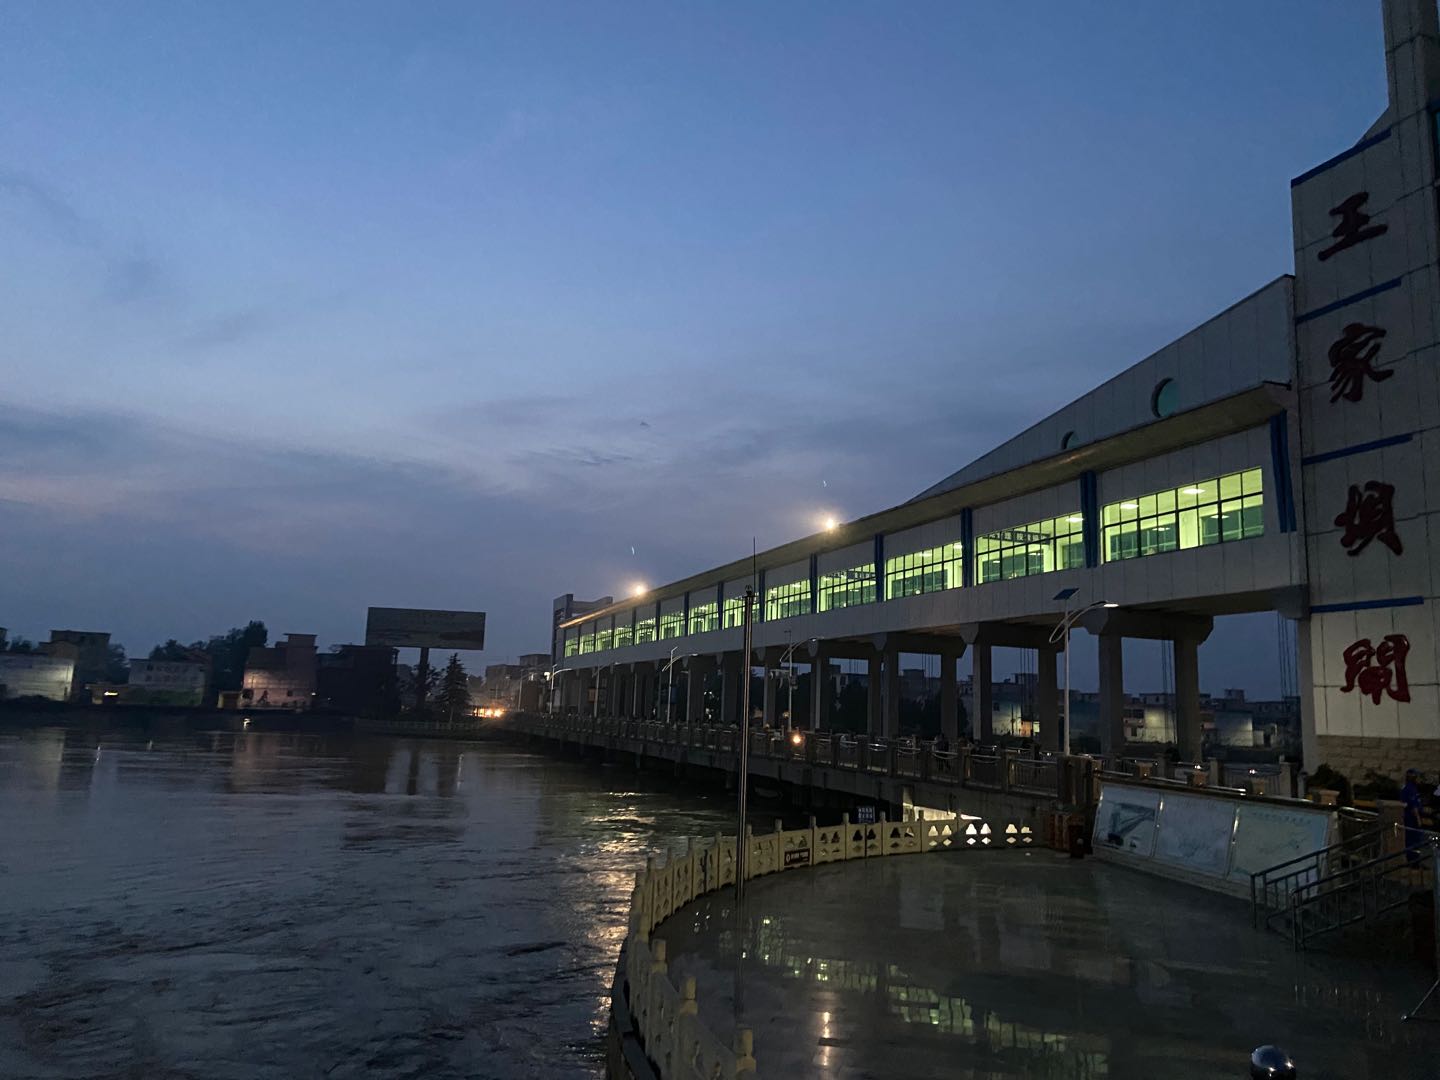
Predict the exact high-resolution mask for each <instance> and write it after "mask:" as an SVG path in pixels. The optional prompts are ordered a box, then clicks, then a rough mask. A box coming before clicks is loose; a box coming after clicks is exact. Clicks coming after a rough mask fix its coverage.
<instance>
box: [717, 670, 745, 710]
mask: <svg viewBox="0 0 1440 1080" xmlns="http://www.w3.org/2000/svg"><path fill="white" fill-rule="evenodd" d="M740 660H741V656H740V654H739V653H726V654H725V659H724V661H723V662H722V663H721V665H720V723H722V724H741V725H743V724H744V723H745V718H744V717H742V716H741V715H740V679H741V676H742V670H741V665H740Z"/></svg>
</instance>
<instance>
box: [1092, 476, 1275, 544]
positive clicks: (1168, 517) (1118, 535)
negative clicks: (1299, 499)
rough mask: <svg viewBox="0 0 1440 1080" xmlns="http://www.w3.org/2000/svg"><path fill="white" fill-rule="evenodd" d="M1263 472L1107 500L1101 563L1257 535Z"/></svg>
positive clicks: (1261, 530) (1261, 519) (1262, 520)
mask: <svg viewBox="0 0 1440 1080" xmlns="http://www.w3.org/2000/svg"><path fill="white" fill-rule="evenodd" d="M1263 476H1264V474H1263V473H1262V471H1261V470H1260V469H1247V470H1246V471H1245V472H1237V473H1229V474H1228V475H1225V476H1221V477H1218V478H1216V479H1212V480H1200V481H1197V482H1196V483H1193V484H1186V485H1185V486H1184V487H1178V488H1170V489H1169V490H1167V491H1157V492H1155V493H1154V494H1151V495H1141V496H1138V497H1137V498H1134V499H1122V500H1121V501H1120V502H1113V503H1109V504H1107V505H1106V507H1105V510H1104V514H1103V518H1104V523H1105V534H1104V537H1105V541H1104V542H1105V561H1106V562H1118V561H1119V560H1121V559H1138V558H1140V557H1141V556H1142V555H1159V554H1162V553H1163V552H1166V551H1185V550H1188V549H1189V548H1196V547H1205V546H1207V545H1210V544H1219V543H1225V542H1228V541H1231V540H1248V539H1249V538H1250V537H1252V536H1261V535H1263V534H1264V532H1265V499H1264V492H1263V490H1262V487H1263Z"/></svg>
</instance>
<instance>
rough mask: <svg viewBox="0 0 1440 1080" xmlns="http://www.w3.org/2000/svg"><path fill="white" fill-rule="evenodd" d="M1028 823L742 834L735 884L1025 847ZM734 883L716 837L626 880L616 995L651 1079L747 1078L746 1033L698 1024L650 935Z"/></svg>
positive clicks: (688, 994) (940, 821) (685, 987)
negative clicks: (829, 868) (825, 868)
mask: <svg viewBox="0 0 1440 1080" xmlns="http://www.w3.org/2000/svg"><path fill="white" fill-rule="evenodd" d="M1033 841H1034V836H1033V835H1032V834H1031V831H1030V829H1029V827H1028V826H1020V825H1013V824H1011V825H1006V826H1005V827H1004V828H1003V829H1002V830H1000V831H999V832H996V831H995V830H994V829H992V828H991V826H990V825H989V824H987V823H986V822H984V821H980V820H978V819H975V818H965V817H962V816H961V815H958V814H957V815H953V816H947V817H931V818H927V817H925V816H923V815H918V816H917V817H916V818H915V819H914V820H906V821H887V820H886V819H885V818H884V817H883V816H882V817H881V818H880V820H879V821H876V822H873V823H864V824H862V823H852V822H851V821H850V818H849V816H848V815H846V817H845V818H843V819H842V821H841V823H840V824H839V825H831V826H824V827H821V826H817V825H816V824H815V819H814V818H811V819H810V827H809V828H805V829H782V828H780V823H779V822H776V829H775V831H774V832H772V833H768V834H765V835H762V836H756V835H755V833H754V831H753V830H751V829H749V828H747V829H746V845H747V847H746V851H747V858H746V861H745V879H746V880H747V881H749V880H751V879H752V878H757V877H761V876H763V875H765V874H773V873H778V872H780V871H783V870H798V869H802V868H806V867H811V866H821V865H824V864H826V863H836V862H845V861H847V860H849V859H872V858H886V857H889V856H892V855H922V854H925V853H927V852H933V851H949V850H964V849H977V850H983V849H986V848H995V849H1004V848H1012V847H1014V848H1020V847H1028V846H1030V845H1031V844H1032V843H1033ZM734 884H735V838H734V837H733V836H720V835H717V836H715V837H714V838H713V839H711V840H708V841H705V842H704V843H700V844H693V843H692V844H690V845H689V846H688V848H687V850H686V851H685V852H684V853H683V854H680V853H670V854H669V855H668V856H667V857H666V859H665V861H664V863H663V864H657V862H656V860H654V859H647V860H646V861H645V869H644V870H642V871H640V873H638V874H636V875H635V890H634V892H633V893H632V894H631V897H630V928H629V931H628V933H627V935H626V938H625V993H626V995H627V999H628V1002H629V1006H630V1014H631V1016H632V1017H633V1018H634V1024H635V1030H636V1033H637V1034H638V1035H639V1037H640V1041H641V1042H642V1043H643V1045H644V1047H645V1053H646V1056H647V1057H648V1058H649V1059H650V1061H651V1062H652V1063H653V1064H654V1066H655V1069H656V1071H657V1074H658V1075H659V1077H660V1080H730V1078H733V1077H746V1076H753V1075H754V1074H755V1056H754V1044H753V1040H752V1037H751V1033H750V1031H749V1029H748V1028H740V1029H739V1030H738V1031H737V1032H736V1033H735V1040H734V1043H733V1045H731V1046H726V1045H725V1041H724V1040H723V1039H721V1038H720V1037H719V1036H717V1035H716V1034H715V1033H714V1032H712V1031H711V1030H710V1029H709V1028H707V1027H706V1026H705V1024H704V1023H703V1022H702V1021H701V1019H700V1015H699V1007H698V1005H697V1003H696V1000H695V980H694V978H687V979H685V980H684V982H683V983H682V984H681V985H679V986H676V985H675V983H674V981H673V980H672V979H671V978H670V975H669V969H668V965H667V961H666V953H665V942H664V941H663V940H660V939H658V938H655V937H653V936H652V935H653V932H654V931H655V929H656V928H657V927H658V926H659V925H660V924H661V923H662V922H664V921H665V920H666V919H667V918H669V917H670V916H671V915H673V914H675V912H677V911H679V910H680V909H681V908H682V907H684V906H685V905H686V904H688V903H690V902H691V901H693V900H694V899H696V897H700V896H704V895H705V894H707V893H712V892H715V891H717V890H718V889H722V888H724V887H725V886H727V885H734Z"/></svg>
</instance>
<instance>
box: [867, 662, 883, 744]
mask: <svg viewBox="0 0 1440 1080" xmlns="http://www.w3.org/2000/svg"><path fill="white" fill-rule="evenodd" d="M865 683H866V686H865V689H866V694H867V699H866V706H865V730H866V732H868V733H869V734H871V735H882V734H884V732H885V714H884V709H885V701H884V696H883V692H882V691H883V687H884V676H883V675H882V671H881V659H880V654H879V653H878V652H877V653H876V654H875V655H874V656H872V657H870V659H869V661H868V666H867V668H866V674H865Z"/></svg>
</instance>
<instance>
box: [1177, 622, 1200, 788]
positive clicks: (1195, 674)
mask: <svg viewBox="0 0 1440 1080" xmlns="http://www.w3.org/2000/svg"><path fill="white" fill-rule="evenodd" d="M1175 742H1176V745H1177V748H1178V749H1179V751H1180V758H1181V760H1182V761H1199V760H1200V643H1199V642H1198V641H1196V640H1194V639H1193V638H1189V639H1186V638H1181V639H1179V640H1177V641H1176V642H1175Z"/></svg>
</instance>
